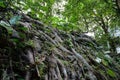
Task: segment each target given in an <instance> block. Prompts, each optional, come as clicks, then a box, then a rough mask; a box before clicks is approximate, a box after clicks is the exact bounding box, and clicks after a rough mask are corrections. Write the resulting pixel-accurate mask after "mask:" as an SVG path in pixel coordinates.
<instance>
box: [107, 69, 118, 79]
mask: <svg viewBox="0 0 120 80" xmlns="http://www.w3.org/2000/svg"><path fill="white" fill-rule="evenodd" d="M107 74H108V75H110V76H111V77H116V75H115V72H114V71H112V70H110V69H108V70H107Z"/></svg>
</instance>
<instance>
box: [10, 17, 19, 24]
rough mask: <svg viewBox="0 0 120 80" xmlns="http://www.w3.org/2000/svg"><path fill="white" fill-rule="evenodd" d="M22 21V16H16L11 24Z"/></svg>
mask: <svg viewBox="0 0 120 80" xmlns="http://www.w3.org/2000/svg"><path fill="white" fill-rule="evenodd" d="M20 19H21V16H20V15H17V16H14V17H12V18H11V19H10V20H9V22H10V24H12V25H13V24H16V23H17V22H18V21H19V20H20Z"/></svg>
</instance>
